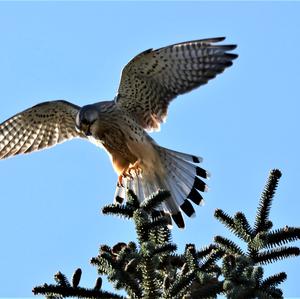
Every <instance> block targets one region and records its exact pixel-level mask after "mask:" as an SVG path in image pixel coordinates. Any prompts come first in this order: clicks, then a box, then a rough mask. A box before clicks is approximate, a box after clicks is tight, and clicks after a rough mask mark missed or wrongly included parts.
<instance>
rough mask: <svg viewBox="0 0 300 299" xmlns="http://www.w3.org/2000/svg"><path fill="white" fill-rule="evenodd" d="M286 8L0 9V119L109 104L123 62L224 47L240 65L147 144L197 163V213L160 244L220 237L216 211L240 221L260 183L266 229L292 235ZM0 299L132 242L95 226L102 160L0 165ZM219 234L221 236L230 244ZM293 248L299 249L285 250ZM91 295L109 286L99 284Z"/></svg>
mask: <svg viewBox="0 0 300 299" xmlns="http://www.w3.org/2000/svg"><path fill="white" fill-rule="evenodd" d="M299 5H300V4H299V3H295V2H294V3H292V2H276V3H275V2H273V3H267V2H265V3H259V2H252V3H242V2H231V3H230V2H222V3H221V2H210V3H208V2H144V3H138V2H128V3H127V2H111V3H108V2H52V3H50V2H24V3H22V2H1V3H0V40H1V47H0V65H1V68H0V84H1V85H0V86H1V87H0V99H1V100H0V119H1V121H2V120H5V119H6V118H8V117H10V116H12V115H13V114H15V113H17V112H19V111H21V110H24V109H26V108H28V107H30V106H32V105H34V104H36V103H39V102H41V101H45V100H54V99H65V100H69V101H72V102H74V103H76V104H78V105H85V104H88V103H93V102H96V101H99V100H107V99H112V98H113V97H114V95H115V93H116V90H117V87H118V82H119V78H120V71H121V69H122V67H123V66H124V65H125V64H126V63H127V62H128V61H129V60H130V59H131V58H132V57H133V56H134V55H136V54H137V53H139V52H141V51H143V50H146V49H148V48H152V47H153V48H158V47H161V46H165V45H168V44H172V43H175V42H181V41H185V40H191V39H199V38H204V37H215V36H226V37H227V40H226V42H227V43H237V44H238V48H237V50H236V53H238V54H239V55H240V57H239V58H238V59H237V60H236V61H235V64H234V66H233V67H231V68H230V69H228V70H227V71H225V73H224V74H222V75H220V76H219V77H217V78H216V79H214V80H213V81H211V82H210V83H209V84H208V85H206V86H203V87H201V88H199V89H197V90H195V91H193V92H191V93H189V94H186V95H183V96H180V97H178V98H177V99H176V101H174V102H173V103H172V105H171V107H170V109H169V117H168V120H167V123H166V124H164V125H163V126H162V130H161V132H160V133H155V134H152V137H153V138H154V139H155V140H156V141H157V142H158V143H160V144H161V145H163V146H165V147H169V148H172V149H175V150H178V151H184V152H189V153H193V154H197V155H200V156H202V157H204V163H203V167H204V168H206V169H208V170H209V171H210V172H211V173H212V178H211V179H210V181H209V185H210V192H209V193H207V194H206V195H205V199H206V204H205V206H204V207H199V208H197V211H196V212H197V217H196V218H195V219H188V220H187V221H186V222H187V227H186V229H185V230H184V231H179V230H177V229H174V230H173V240H174V242H175V243H178V244H179V250H180V251H182V249H183V248H184V244H186V243H195V244H196V246H197V247H198V248H200V247H201V246H204V245H207V244H209V243H210V242H211V241H212V238H213V236H214V235H217V234H221V235H225V236H229V234H228V231H227V230H226V229H225V228H224V227H223V226H222V225H221V224H219V223H218V222H217V221H216V220H215V219H214V218H213V212H214V210H215V209H216V208H221V209H223V210H225V211H226V212H227V213H229V214H231V215H233V214H234V213H235V212H237V211H243V212H245V214H246V215H247V216H248V217H249V218H250V219H251V220H252V221H253V220H254V216H255V212H256V207H257V203H258V200H259V196H260V193H261V191H262V189H263V186H264V184H265V181H266V178H267V175H268V172H269V170H270V169H272V168H280V169H281V170H282V172H283V177H282V179H281V181H280V185H279V188H278V192H277V194H276V197H275V200H274V204H273V209H272V211H271V218H272V220H273V221H274V224H275V228H276V227H282V226H284V225H290V226H299V207H300V205H299V190H298V189H297V186H298V184H299V180H300V175H299V166H300V165H299V152H300V142H299V109H300V105H299V82H300V73H299V61H300V40H299V34H300V19H299V9H300V6H299ZM0 169H1V171H0V182H1V183H0V185H1V209H0V230H1V247H0V269H1V271H0V286H1V287H0V297H30V296H32V293H31V289H32V287H33V286H35V285H38V284H42V283H44V282H51V281H53V280H52V277H53V274H54V273H56V272H57V271H58V270H60V271H62V272H63V273H65V274H67V275H68V276H70V275H71V274H72V273H73V271H74V270H75V269H76V268H77V267H81V268H82V269H83V277H82V285H83V286H93V284H94V281H95V280H96V277H97V273H96V268H94V267H92V266H90V265H89V260H90V258H91V257H93V256H96V255H97V252H98V248H99V245H100V244H108V245H114V244H115V243H116V242H118V241H125V242H128V241H131V240H135V234H134V228H133V225H132V223H130V222H127V221H125V220H121V219H118V218H115V217H109V216H103V215H101V214H100V212H99V211H100V209H101V207H102V206H103V205H105V204H109V203H111V201H112V199H113V194H114V186H115V183H116V179H117V177H116V174H115V173H114V171H113V169H112V167H111V165H110V161H109V159H108V157H107V155H106V153H105V152H104V151H101V150H100V149H99V148H97V147H95V146H94V145H92V144H89V143H88V142H85V141H81V140H74V141H71V142H67V143H64V144H63V145H59V146H57V147H55V148H52V149H50V150H46V151H42V152H39V153H34V154H32V155H23V156H19V157H15V158H12V159H8V160H3V161H0ZM230 236H231V235H230ZM298 245H299V243H298ZM299 266H300V265H299V258H298V259H291V260H287V261H282V262H278V263H277V264H274V265H272V266H271V267H267V269H268V270H267V271H266V275H268V274H273V273H276V272H280V271H286V272H287V274H288V280H287V281H286V282H285V283H284V284H283V290H284V292H285V297H296V296H300V288H299V283H298V282H297V278H298V274H299ZM104 288H105V289H109V285H107V284H105V286H104Z"/></svg>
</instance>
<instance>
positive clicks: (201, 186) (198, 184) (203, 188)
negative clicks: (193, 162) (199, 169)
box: [193, 177, 208, 192]
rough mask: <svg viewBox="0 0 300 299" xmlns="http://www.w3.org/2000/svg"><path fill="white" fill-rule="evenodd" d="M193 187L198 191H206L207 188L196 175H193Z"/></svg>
mask: <svg viewBox="0 0 300 299" xmlns="http://www.w3.org/2000/svg"><path fill="white" fill-rule="evenodd" d="M193 188H196V189H197V190H199V191H202V192H206V191H207V190H208V187H207V186H206V184H205V183H204V182H203V181H202V180H200V179H199V178H198V177H195V181H194V185H193Z"/></svg>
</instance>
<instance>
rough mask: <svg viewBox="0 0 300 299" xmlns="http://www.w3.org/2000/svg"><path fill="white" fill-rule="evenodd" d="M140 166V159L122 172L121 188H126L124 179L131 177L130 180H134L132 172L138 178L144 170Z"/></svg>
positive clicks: (119, 179) (120, 178)
mask: <svg viewBox="0 0 300 299" xmlns="http://www.w3.org/2000/svg"><path fill="white" fill-rule="evenodd" d="M140 164H141V160H140V159H138V160H136V161H135V162H134V163H133V164H131V165H130V166H128V167H126V168H124V169H123V171H122V172H121V174H120V175H119V177H118V186H119V187H123V188H124V185H123V178H128V177H129V178H130V179H133V175H132V171H134V172H135V174H136V175H137V176H138V175H140V174H141V173H142V168H141V167H140Z"/></svg>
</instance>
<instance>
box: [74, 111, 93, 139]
mask: <svg viewBox="0 0 300 299" xmlns="http://www.w3.org/2000/svg"><path fill="white" fill-rule="evenodd" d="M97 119H98V111H97V110H96V109H95V107H94V106H93V105H86V106H83V107H82V108H81V109H80V110H79V112H78V113H77V115H76V120H75V127H76V130H77V131H79V132H82V133H84V134H85V135H86V136H91V135H92V133H91V126H92V125H93V124H94V123H95V122H96V120H97Z"/></svg>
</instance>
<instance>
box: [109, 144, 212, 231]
mask: <svg viewBox="0 0 300 299" xmlns="http://www.w3.org/2000/svg"><path fill="white" fill-rule="evenodd" d="M155 146H156V149H157V151H158V152H159V155H158V156H159V159H160V161H157V164H156V165H154V166H153V167H152V168H151V169H150V168H149V167H148V168H147V167H142V173H141V175H136V174H134V175H133V178H132V179H130V178H126V179H123V182H124V188H123V187H120V186H117V189H116V193H115V201H117V202H122V201H123V200H124V199H126V189H131V190H133V191H134V192H135V194H136V195H137V197H138V199H139V200H140V201H143V200H144V199H145V198H147V197H149V196H150V195H151V194H153V193H154V192H156V191H157V190H159V189H164V190H168V191H169V192H170V193H171V197H170V198H169V199H167V200H166V201H165V202H164V203H163V204H162V207H160V210H161V211H163V212H164V213H165V214H166V215H167V216H171V217H172V219H173V221H174V222H175V223H176V225H177V226H178V227H179V228H184V220H183V217H182V214H181V211H183V212H184V213H185V214H186V215H187V216H189V217H193V216H195V210H194V208H193V205H192V204H191V202H190V201H192V202H193V203H194V204H196V205H201V204H203V203H204V201H203V197H202V196H201V194H200V192H204V191H207V190H208V187H207V185H206V184H205V183H204V181H203V180H202V179H201V178H204V179H207V178H209V176H210V174H209V173H208V172H207V171H206V170H204V169H203V168H201V167H199V166H198V165H197V164H199V163H201V162H202V158H201V157H198V156H194V155H190V154H185V153H180V152H176V151H173V150H170V149H166V148H164V147H161V146H159V145H155ZM158 168H159V169H160V170H161V169H163V171H158V170H157V169H158ZM169 218H170V217H169Z"/></svg>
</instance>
